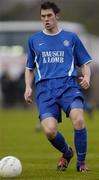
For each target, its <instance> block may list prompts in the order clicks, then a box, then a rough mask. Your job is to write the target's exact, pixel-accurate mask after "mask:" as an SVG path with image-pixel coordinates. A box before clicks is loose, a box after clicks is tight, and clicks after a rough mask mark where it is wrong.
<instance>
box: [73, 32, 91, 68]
mask: <svg viewBox="0 0 99 180" xmlns="http://www.w3.org/2000/svg"><path fill="white" fill-rule="evenodd" d="M74 57H75V61H76V65H77V66H81V65H83V64H87V63H89V62H91V61H92V58H91V56H90V55H89V54H88V52H87V50H86V48H85V47H84V45H83V43H82V42H81V40H80V39H79V37H78V36H77V35H75V46H74Z"/></svg>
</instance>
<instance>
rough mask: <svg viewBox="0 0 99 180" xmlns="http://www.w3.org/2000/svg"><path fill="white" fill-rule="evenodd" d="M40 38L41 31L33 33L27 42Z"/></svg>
mask: <svg viewBox="0 0 99 180" xmlns="http://www.w3.org/2000/svg"><path fill="white" fill-rule="evenodd" d="M41 36H42V31H39V32H35V33H33V34H32V35H30V36H29V38H28V40H29V41H33V40H36V39H39V38H40V37H41Z"/></svg>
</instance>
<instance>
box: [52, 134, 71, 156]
mask: <svg viewBox="0 0 99 180" xmlns="http://www.w3.org/2000/svg"><path fill="white" fill-rule="evenodd" d="M49 141H50V142H51V144H52V145H53V146H54V147H55V148H56V149H58V150H59V151H61V152H62V153H63V154H64V153H67V152H68V145H67V143H66V142H65V139H64V137H63V136H62V134H61V133H60V132H57V134H56V136H55V138H54V139H52V140H49Z"/></svg>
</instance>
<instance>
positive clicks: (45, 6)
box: [40, 1, 60, 14]
mask: <svg viewBox="0 0 99 180" xmlns="http://www.w3.org/2000/svg"><path fill="white" fill-rule="evenodd" d="M42 9H43V10H46V9H52V10H53V12H54V13H55V14H58V13H60V8H59V7H58V6H57V5H56V4H55V3H54V2H50V1H46V2H44V3H42V4H41V8H40V12H41V10H42Z"/></svg>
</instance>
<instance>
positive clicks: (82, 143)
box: [74, 128, 87, 165]
mask: <svg viewBox="0 0 99 180" xmlns="http://www.w3.org/2000/svg"><path fill="white" fill-rule="evenodd" d="M74 143H75V149H76V153H77V164H80V165H83V164H84V163H85V162H84V161H85V157H86V152H87V132H86V128H83V129H80V130H77V129H75V131H74Z"/></svg>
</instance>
